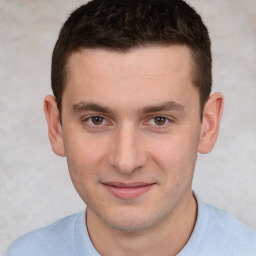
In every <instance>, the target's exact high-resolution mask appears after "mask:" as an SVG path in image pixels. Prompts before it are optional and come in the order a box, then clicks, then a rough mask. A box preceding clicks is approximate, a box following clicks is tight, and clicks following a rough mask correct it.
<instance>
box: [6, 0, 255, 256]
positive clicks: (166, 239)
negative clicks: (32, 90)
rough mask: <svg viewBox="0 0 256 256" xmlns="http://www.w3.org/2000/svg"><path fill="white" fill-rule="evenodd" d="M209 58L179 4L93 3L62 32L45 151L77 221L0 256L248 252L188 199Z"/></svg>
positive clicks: (245, 238)
mask: <svg viewBox="0 0 256 256" xmlns="http://www.w3.org/2000/svg"><path fill="white" fill-rule="evenodd" d="M211 83H212V75H211V49H210V39H209V36H208V31H207V29H206V27H205V26H204V24H203V22H202V20H201V18H200V16H199V15H198V14H197V13H196V12H195V11H194V10H193V9H192V8H191V7H190V6H188V5H187V4H186V3H185V2H183V1H181V0H126V1H121V0H94V1H91V2H89V3H88V4H86V5H83V6H81V7H80V8H78V9H77V10H76V11H74V12H73V13H72V14H71V16H70V17H69V19H68V20H67V21H66V22H65V24H64V25H63V27H62V29H61V32H60V35H59V38H58V40H57V42H56V45H55V48H54V51H53V58H52V88H53V93H54V96H47V97H46V98H45V114H46V119H47V122H48V128H49V138H50V141H51V144H52V148H53V151H54V152H55V153H56V154H58V155H60V156H66V157H67V162H68V167H69V171H70V175H71V179H72V181H73V184H74V186H75V188H76V190H77V192H78V193H79V195H80V196H81V198H82V199H83V201H84V202H85V203H86V205H87V208H86V212H85V213H82V214H75V215H72V216H69V217H66V218H63V219H61V220H59V221H57V222H56V223H54V224H52V225H50V226H48V227H46V228H43V229H39V230H36V231H33V232H31V233H29V234H27V235H24V236H23V237H21V238H20V239H18V240H17V241H16V242H15V243H14V244H13V245H12V246H11V247H10V249H9V250H8V251H7V253H6V255H10V256H12V255H37V256H41V255H62V256H63V255H104V256H105V255H111V256H112V255H114V256H115V255H118V256H122V255H138V256H140V255H147V256H148V255H163V256H165V255H166V256H167V255H168V256H170V255H181V256H184V255H256V233H255V232H254V231H253V230H251V229H250V228H248V227H246V226H245V225H243V224H242V223H240V222H239V221H237V220H236V219H235V218H233V217H232V216H230V215H229V214H227V213H225V212H223V211H221V210H219V209H216V208H214V207H213V206H210V205H206V204H204V203H203V202H202V201H201V200H200V198H199V197H198V196H197V195H196V194H195V193H193V191H192V178H193V173H194V169H195V163H196V159H197V152H200V153H208V152H210V151H211V150H212V148H213V146H214V144H215V141H216V139H217V135H218V130H219V124H220V119H221V114H222V109H223V97H222V95H221V94H220V93H215V94H211V95H210V92H211Z"/></svg>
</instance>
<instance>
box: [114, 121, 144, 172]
mask: <svg viewBox="0 0 256 256" xmlns="http://www.w3.org/2000/svg"><path fill="white" fill-rule="evenodd" d="M112 146H113V148H112V152H111V157H110V159H111V160H110V161H111V165H112V166H113V167H114V168H115V169H116V170H117V171H118V172H120V173H122V174H123V175H131V174H132V173H133V172H135V171H136V170H139V169H141V168H142V167H143V166H144V165H145V163H146V161H147V154H146V150H145V148H144V145H143V141H142V134H140V131H138V129H137V128H136V127H135V126H133V125H132V124H127V125H122V126H121V127H119V129H118V130H117V131H116V134H115V137H114V141H113V143H112Z"/></svg>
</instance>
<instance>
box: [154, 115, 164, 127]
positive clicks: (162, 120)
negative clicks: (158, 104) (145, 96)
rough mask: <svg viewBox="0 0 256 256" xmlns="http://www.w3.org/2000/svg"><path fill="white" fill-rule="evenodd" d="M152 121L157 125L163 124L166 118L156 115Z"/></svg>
mask: <svg viewBox="0 0 256 256" xmlns="http://www.w3.org/2000/svg"><path fill="white" fill-rule="evenodd" d="M154 121H155V123H156V124H157V125H164V124H165V122H166V118H165V117H162V116H157V117H155V118H154Z"/></svg>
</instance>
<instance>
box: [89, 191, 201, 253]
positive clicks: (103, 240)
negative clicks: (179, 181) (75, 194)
mask: <svg viewBox="0 0 256 256" xmlns="http://www.w3.org/2000/svg"><path fill="white" fill-rule="evenodd" d="M183 201H184V202H183ZM183 201H182V202H181V203H180V204H179V205H177V207H176V208H175V209H174V210H173V212H172V213H171V214H170V215H169V216H167V217H166V218H165V219H163V220H161V222H159V223H158V224H157V225H154V226H153V227H150V228H148V229H145V230H141V231H136V232H123V231H119V230H115V229H113V228H111V227H109V226H108V225H106V224H105V223H104V222H102V220H101V219H99V218H98V216H97V215H95V214H94V213H93V211H92V210H91V209H90V208H87V227H88V232H89V234H90V238H91V240H92V242H93V244H94V246H95V248H96V250H97V251H98V252H99V253H100V254H101V255H103V256H109V255H111V256H116V255H118V256H130V255H138V256H144V255H147V256H151V255H152V256H153V255H154V256H155V255H161V256H165V255H166V256H172V255H176V254H177V253H179V252H180V251H181V250H182V248H183V247H184V246H185V244H186V243H187V241H188V240H189V237H190V235H191V233H192V231H193V228H194V225H195V222H196V216H197V203H196V199H195V198H194V196H193V194H192V192H191V193H190V194H189V195H188V196H187V197H186V198H184V200H183Z"/></svg>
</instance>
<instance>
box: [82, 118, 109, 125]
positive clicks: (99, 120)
mask: <svg viewBox="0 0 256 256" xmlns="http://www.w3.org/2000/svg"><path fill="white" fill-rule="evenodd" d="M85 121H87V122H88V123H89V124H90V125H92V126H99V125H102V124H105V123H106V120H105V118H104V117H101V116H91V117H88V118H87V119H86V120H85Z"/></svg>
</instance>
